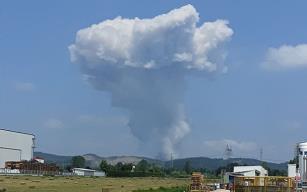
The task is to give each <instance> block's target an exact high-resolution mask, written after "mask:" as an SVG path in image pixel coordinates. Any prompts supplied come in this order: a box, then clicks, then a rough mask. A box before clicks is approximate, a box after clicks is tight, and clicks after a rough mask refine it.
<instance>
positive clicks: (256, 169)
mask: <svg viewBox="0 0 307 192" xmlns="http://www.w3.org/2000/svg"><path fill="white" fill-rule="evenodd" d="M233 173H237V174H241V175H242V176H248V177H255V176H262V177H265V176H268V170H266V169H265V168H263V167H262V166H260V165H258V166H235V167H234V168H233Z"/></svg>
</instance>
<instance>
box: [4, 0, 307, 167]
mask: <svg viewBox="0 0 307 192" xmlns="http://www.w3.org/2000/svg"><path fill="white" fill-rule="evenodd" d="M187 4H191V5H193V6H194V8H195V9H196V10H197V12H198V13H199V22H198V23H197V25H201V24H202V23H204V22H213V21H216V20H218V19H222V20H227V21H228V22H229V24H228V26H229V27H230V28H231V29H232V30H233V34H232V36H231V39H230V40H229V41H228V42H227V43H226V45H225V48H224V49H225V51H226V53H227V57H226V59H225V61H224V65H225V66H227V72H226V71H225V72H224V73H220V74H216V75H209V76H208V75H203V76H202V75H201V74H200V75H193V76H187V77H186V81H185V83H186V86H185V91H184V101H183V102H184V106H185V115H186V118H187V122H188V123H189V126H190V131H189V133H187V134H186V135H185V137H184V138H183V139H181V141H180V142H179V143H178V144H177V151H178V157H191V156H207V157H214V158H220V157H223V154H224V150H225V148H226V145H227V144H229V145H230V146H231V147H232V149H233V156H234V157H250V158H260V151H261V149H262V150H263V160H267V161H273V162H282V161H287V160H289V159H291V158H293V155H294V146H295V144H296V143H298V142H302V141H306V140H307V137H306V136H307V129H306V128H305V127H306V124H307V118H306V114H307V90H306V89H305V88H304V87H305V82H307V48H306V47H307V36H306V34H307V21H306V18H307V12H306V11H305V7H306V6H307V2H306V1H302V0H301V1H278V2H277V1H265V0H258V1H253V2H252V1H243V0H241V1H240V0H238V1H227V0H214V1H213V0H199V1H162V0H161V1H136V0H135V1H133V0H129V1H116V0H112V1H98V0H97V1H95V0H91V1H73V0H67V1H60V0H54V1H39V0H30V1H14V0H10V1H8V0H7V1H1V2H0V24H1V27H0V127H1V128H5V129H10V130H16V131H22V132H28V133H33V134H35V135H36V138H37V141H36V145H37V146H36V149H35V150H36V151H43V152H47V153H54V154H60V155H77V154H85V153H95V154H98V155H101V156H111V155H141V156H148V157H156V156H157V154H155V153H154V152H153V151H151V150H148V151H146V150H143V149H141V147H140V146H142V145H143V143H142V142H141V141H140V139H138V138H137V137H135V136H134V135H133V134H132V132H131V129H130V128H129V127H128V122H129V115H128V112H127V110H126V109H123V108H121V107H114V106H112V94H110V92H107V91H99V90H97V89H95V88H93V86H92V85H91V84H90V83H89V82H87V81H85V80H84V78H83V77H82V72H81V70H80V66H79V65H78V64H76V63H74V62H72V61H71V58H70V57H71V55H70V51H69V48H68V47H69V46H70V45H72V44H74V42H75V38H76V33H77V32H78V31H79V30H80V29H84V28H87V27H90V26H91V25H92V24H97V23H100V22H102V21H104V20H107V19H114V18H116V17H117V16H121V17H122V18H130V19H133V18H135V17H138V18H140V19H142V18H152V17H155V16H157V15H161V14H164V13H167V12H169V11H171V10H173V9H175V8H179V7H182V6H184V5H187Z"/></svg>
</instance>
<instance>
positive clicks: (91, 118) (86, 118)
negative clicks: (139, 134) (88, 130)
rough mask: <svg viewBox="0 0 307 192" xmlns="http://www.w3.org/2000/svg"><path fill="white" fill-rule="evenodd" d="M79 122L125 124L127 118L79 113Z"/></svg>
mask: <svg viewBox="0 0 307 192" xmlns="http://www.w3.org/2000/svg"><path fill="white" fill-rule="evenodd" d="M78 120H79V122H80V123H84V124H89V125H113V126H114V125H127V123H128V118H127V117H124V116H98V115H80V116H79V117H78Z"/></svg>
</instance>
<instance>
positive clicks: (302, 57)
mask: <svg viewBox="0 0 307 192" xmlns="http://www.w3.org/2000/svg"><path fill="white" fill-rule="evenodd" d="M262 67H263V68H265V69H268V70H285V69H297V68H307V44H299V45H296V46H292V45H282V46H280V47H278V48H269V49H268V51H267V55H266V58H265V61H264V62H263V63H262Z"/></svg>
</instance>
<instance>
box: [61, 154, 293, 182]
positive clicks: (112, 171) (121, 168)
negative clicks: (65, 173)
mask: <svg viewBox="0 0 307 192" xmlns="http://www.w3.org/2000/svg"><path fill="white" fill-rule="evenodd" d="M294 161H295V160H293V162H294ZM240 165H242V164H239V163H230V164H227V165H226V166H221V167H218V168H217V169H216V170H209V169H206V168H198V169H195V168H192V166H191V163H190V161H186V162H185V164H184V166H183V168H181V169H178V168H177V169H176V168H173V167H164V166H161V165H156V164H154V163H149V162H148V161H146V160H145V159H143V160H141V161H140V162H138V163H137V164H133V163H122V162H119V163H117V164H115V165H112V164H109V163H108V162H107V161H106V160H102V161H101V163H100V165H99V169H100V170H102V171H104V172H105V173H106V175H107V176H110V177H146V176H157V177H164V176H174V177H188V176H189V175H190V174H191V173H192V172H194V171H197V172H201V173H203V174H205V175H206V176H207V177H208V178H219V177H221V176H222V175H223V173H225V172H232V171H233V168H234V166H240ZM244 165H245V164H243V166H244ZM261 165H262V166H263V167H264V168H265V169H267V170H268V173H269V175H270V176H286V175H287V172H286V170H279V169H271V168H270V167H269V166H268V165H267V163H265V162H263V163H262V164H261ZM76 167H78V168H88V169H91V167H86V164H85V159H84V157H83V156H74V157H73V158H72V160H71V165H70V166H68V167H67V168H66V169H67V170H71V169H72V168H76Z"/></svg>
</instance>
